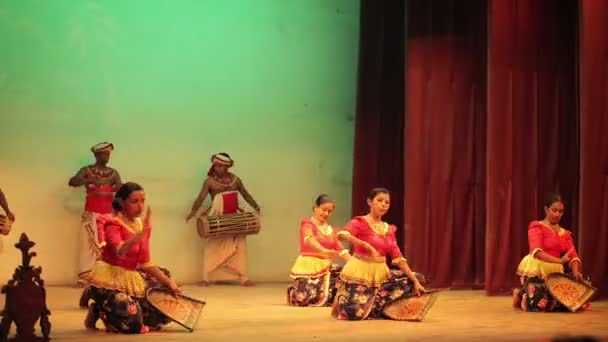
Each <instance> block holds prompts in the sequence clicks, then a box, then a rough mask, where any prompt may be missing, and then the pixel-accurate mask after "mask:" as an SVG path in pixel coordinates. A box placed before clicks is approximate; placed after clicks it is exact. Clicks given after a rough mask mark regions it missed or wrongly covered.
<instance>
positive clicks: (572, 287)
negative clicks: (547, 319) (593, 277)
mask: <svg viewBox="0 0 608 342" xmlns="http://www.w3.org/2000/svg"><path fill="white" fill-rule="evenodd" d="M546 285H547V289H549V292H550V293H551V295H552V296H553V297H555V299H557V300H558V301H559V302H560V303H562V304H563V305H564V306H565V307H567V308H568V310H570V311H572V312H574V311H577V310H578V309H579V308H580V307H581V306H583V304H585V303H587V302H588V301H589V300H590V299H591V297H593V295H594V294H595V293H596V292H597V289H596V288H594V287H593V286H591V285H589V284H587V283H585V282H581V281H578V280H576V279H574V278H573V277H571V276H568V275H566V274H563V273H552V274H549V276H547V281H546Z"/></svg>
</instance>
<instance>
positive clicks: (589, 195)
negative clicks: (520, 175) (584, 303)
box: [578, 0, 608, 297]
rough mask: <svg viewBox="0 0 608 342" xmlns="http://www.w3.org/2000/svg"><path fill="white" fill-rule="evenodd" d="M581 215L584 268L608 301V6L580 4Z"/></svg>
mask: <svg viewBox="0 0 608 342" xmlns="http://www.w3.org/2000/svg"><path fill="white" fill-rule="evenodd" d="M580 6H581V7H580V22H581V25H580V30H579V32H580V42H579V68H580V122H581V135H580V159H581V162H580V174H581V181H580V192H579V196H580V209H579V220H578V222H579V234H578V246H579V249H580V251H579V252H580V254H581V258H582V260H583V267H584V270H585V271H586V272H588V273H589V274H590V275H591V279H592V281H593V283H594V284H595V285H596V286H601V288H600V290H601V295H602V296H604V297H606V296H608V286H606V283H608V274H606V273H607V271H608V267H607V266H606V261H607V260H608V1H605V0H584V1H581V2H580Z"/></svg>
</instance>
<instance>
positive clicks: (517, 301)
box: [513, 289, 522, 309]
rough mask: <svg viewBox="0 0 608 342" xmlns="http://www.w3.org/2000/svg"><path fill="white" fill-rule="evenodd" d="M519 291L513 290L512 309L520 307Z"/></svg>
mask: <svg viewBox="0 0 608 342" xmlns="http://www.w3.org/2000/svg"><path fill="white" fill-rule="evenodd" d="M521 299H522V298H521V290H520V289H513V307H514V308H516V309H519V308H520V307H521Z"/></svg>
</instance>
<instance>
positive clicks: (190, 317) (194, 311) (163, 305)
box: [146, 288, 206, 332]
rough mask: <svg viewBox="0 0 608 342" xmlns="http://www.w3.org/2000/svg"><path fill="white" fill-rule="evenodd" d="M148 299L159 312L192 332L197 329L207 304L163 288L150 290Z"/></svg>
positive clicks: (147, 295)
mask: <svg viewBox="0 0 608 342" xmlns="http://www.w3.org/2000/svg"><path fill="white" fill-rule="evenodd" d="M146 299H147V300H148V302H150V304H152V306H153V307H155V308H156V309H157V310H158V311H160V312H162V313H163V314H164V315H165V316H167V317H169V319H171V320H172V321H174V322H175V323H177V324H179V325H181V326H182V327H184V328H186V329H188V330H189V331H190V332H193V331H194V329H195V328H196V324H197V323H198V320H199V318H200V317H201V313H202V312H203V308H204V307H205V304H206V303H205V302H203V301H200V300H198V299H194V298H190V297H187V296H184V295H181V294H177V295H176V294H174V293H173V292H171V291H170V290H167V289H161V288H151V289H148V291H147V292H146Z"/></svg>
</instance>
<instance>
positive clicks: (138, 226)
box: [114, 215, 144, 234]
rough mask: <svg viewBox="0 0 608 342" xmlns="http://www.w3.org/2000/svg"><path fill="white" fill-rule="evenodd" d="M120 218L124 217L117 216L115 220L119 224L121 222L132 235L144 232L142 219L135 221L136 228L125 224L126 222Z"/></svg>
mask: <svg viewBox="0 0 608 342" xmlns="http://www.w3.org/2000/svg"><path fill="white" fill-rule="evenodd" d="M120 216H122V215H116V216H114V218H115V219H116V220H117V221H118V222H120V223H121V224H122V225H123V226H124V227H125V228H126V229H127V230H128V231H130V232H131V233H133V234H137V233H141V232H142V231H143V230H144V228H143V224H142V223H141V219H140V218H139V217H138V218H136V219H135V226H133V225H132V224H129V223H127V222H125V220H123V219H122V218H121V217H120Z"/></svg>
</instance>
